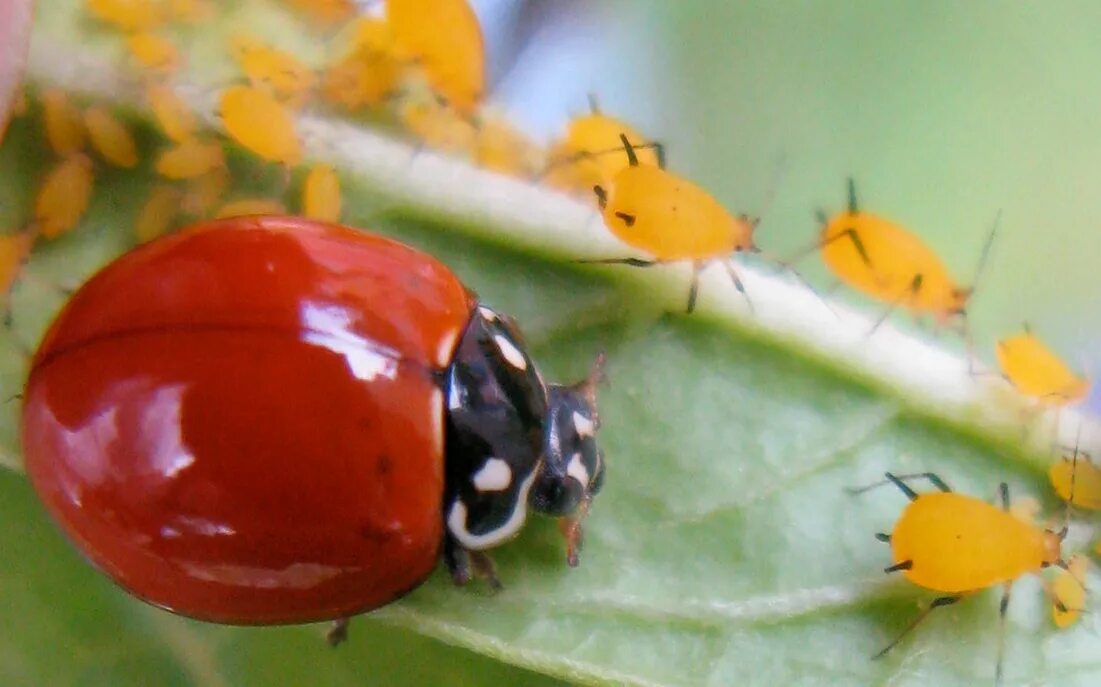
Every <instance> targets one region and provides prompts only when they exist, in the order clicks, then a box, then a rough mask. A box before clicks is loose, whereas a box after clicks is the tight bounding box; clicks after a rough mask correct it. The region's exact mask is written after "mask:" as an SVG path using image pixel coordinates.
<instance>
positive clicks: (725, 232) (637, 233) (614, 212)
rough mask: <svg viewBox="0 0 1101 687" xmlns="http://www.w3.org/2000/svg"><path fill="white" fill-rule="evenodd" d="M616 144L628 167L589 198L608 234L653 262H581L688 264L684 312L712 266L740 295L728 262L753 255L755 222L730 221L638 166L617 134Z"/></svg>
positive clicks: (670, 178)
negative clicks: (689, 275) (596, 205)
mask: <svg viewBox="0 0 1101 687" xmlns="http://www.w3.org/2000/svg"><path fill="white" fill-rule="evenodd" d="M619 138H620V143H621V144H622V145H623V150H624V151H625V152H626V154H627V159H628V162H629V164H628V166H627V167H624V168H623V169H621V170H620V171H619V172H618V173H617V174H616V175H615V177H614V179H613V180H612V184H611V186H609V187H608V188H605V187H603V186H595V187H594V188H593V192H594V193H595V194H596V198H597V202H598V203H599V204H600V209H601V214H602V215H603V218H604V224H605V225H606V226H607V227H608V229H609V230H610V231H611V232H612V233H613V234H615V235H616V236H617V237H618V238H619V239H620V240H621V241H623V242H624V243H626V244H627V245H629V246H631V247H633V248H637V249H639V250H641V251H644V252H646V253H648V254H650V255H651V256H653V258H652V259H649V260H647V259H640V258H604V259H599V260H582V261H581V262H585V263H591V264H618V265H629V266H631V267H652V266H654V265H661V264H668V263H675V262H690V263H691V264H692V282H691V286H690V287H689V290H688V312H692V311H693V310H695V307H696V293H697V291H698V289H699V279H700V272H701V271H703V270H704V269H705V268H706V267H708V266H709V265H711V264H712V263H719V264H721V265H722V266H723V268H724V269H725V270H726V272H727V274H728V275H729V277H730V280H731V281H732V282H733V283H734V286H735V287H736V288H737V289H738V291H741V292H742V293H743V294H745V286H744V285H743V284H742V280H741V279H740V278H739V277H738V273H737V271H736V270H735V268H734V264H733V256H734V255H735V254H736V253H741V252H757V247H756V246H755V245H754V243H753V230H754V229H755V228H756V227H757V222H758V221H757V220H756V219H750V218H749V217H747V216H745V215H742V216H739V217H735V216H734V215H731V214H730V213H729V212H727V210H726V208H724V207H723V206H722V205H720V204H719V202H718V201H717V200H715V199H714V198H713V197H712V196H711V195H710V194H709V193H707V191H704V190H703V189H702V188H700V187H699V186H696V185H695V184H693V183H692V182H690V181H688V180H687V179H684V178H682V177H679V176H677V175H675V174H672V173H670V172H667V171H666V170H664V169H661V168H659V167H654V166H650V165H642V164H640V163H639V159H638V155H637V154H636V152H635V146H634V145H633V144H632V143H631V141H630V140H628V138H627V136H625V135H623V134H620V137H619ZM747 302H749V301H748V297H747Z"/></svg>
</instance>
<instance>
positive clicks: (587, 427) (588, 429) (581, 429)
mask: <svg viewBox="0 0 1101 687" xmlns="http://www.w3.org/2000/svg"><path fill="white" fill-rule="evenodd" d="M573 426H574V427H576V428H577V435H578V436H582V437H591V436H592V435H593V429H595V428H594V427H593V421H592V420H590V419H589V418H587V417H585V416H584V415H582V414H581V413H579V412H577V411H576V410H575V411H573Z"/></svg>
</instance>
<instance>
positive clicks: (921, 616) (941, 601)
mask: <svg viewBox="0 0 1101 687" xmlns="http://www.w3.org/2000/svg"><path fill="white" fill-rule="evenodd" d="M961 598H963V597H962V596H941V597H938V598H936V599H933V602H932V603H931V604H929V607H928V608H926V609H925V610H924V611H922V612H921V613H918V615H917V617H916V618H914V619H913V620H912V621H910V624H909V625H907V626H906V629H904V630H903V631H902V634H900V635H899V636H898V637H896V638H895V640H894V641H893V642H891V643H890V644H888V645H887V646H885V647H883V650H882V651H880V652H879V653H878V654H876V655H875V656H872V660H873V661H874V660H876V659H877V658H883V657H884V656H886V655H887V652H888V651H890V650H891V649H893V648H895V647H896V646H898V643H899V642H901V641H902V640H903V639H905V637H906V635H908V634H910V632H912V631H913V629H914V628H915V627H917V626H918V625H919V624H920V623H921V621H922V620H925V618H927V617H928V616H929V614H930V613H932V612H933V609H934V608H940V607H941V606H951V605H952V604H954V603H956V602H957V601H959V600H960V599H961Z"/></svg>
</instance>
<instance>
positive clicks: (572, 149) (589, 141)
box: [542, 97, 665, 197]
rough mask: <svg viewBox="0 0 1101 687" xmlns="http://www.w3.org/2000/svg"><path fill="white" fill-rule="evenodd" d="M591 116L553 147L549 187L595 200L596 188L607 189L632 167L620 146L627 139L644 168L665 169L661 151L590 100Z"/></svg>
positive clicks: (546, 173)
mask: <svg viewBox="0 0 1101 687" xmlns="http://www.w3.org/2000/svg"><path fill="white" fill-rule="evenodd" d="M589 105H590V108H591V110H592V111H591V112H590V113H589V114H587V115H583V116H581V117H575V118H573V119H572V120H570V123H569V125H568V126H567V128H566V135H565V136H563V137H562V139H561V140H559V141H557V142H556V143H554V144H553V145H552V146H551V149H550V154H549V155H548V158H547V165H546V167H545V168H544V171H543V174H542V179H543V180H544V181H546V182H547V183H548V184H549V185H551V186H553V187H555V188H558V189H561V190H563V191H569V192H571V193H578V194H582V193H583V194H585V195H586V197H591V196H590V195H589V194H591V193H592V189H593V187H594V186H603V187H605V188H607V187H608V186H610V185H611V183H612V181H613V179H615V175H616V174H617V173H619V171H620V170H621V169H623V168H624V167H627V166H628V165H629V164H630V159H629V158H628V157H627V151H626V150H624V148H623V145H622V144H621V143H620V138H619V137H620V135H623V136H626V137H627V140H629V141H631V145H633V146H634V149H635V155H636V156H637V157H638V163H639V164H640V165H646V166H650V167H664V166H665V165H664V164H663V162H662V160H661V159H659V157H658V151H659V150H660V148H659V147H657V146H654V145H652V143H651V142H650V141H649V140H648V139H646V138H645V137H643V136H642V135H641V134H640V133H638V131H636V130H635V129H633V128H632V127H630V126H628V125H627V124H626V123H624V122H622V121H620V120H618V119H615V118H614V117H609V116H608V115H606V114H603V113H602V112H600V109H599V108H598V107H597V104H596V100H595V99H593V98H591V97H590V100H589Z"/></svg>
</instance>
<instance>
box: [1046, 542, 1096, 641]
mask: <svg viewBox="0 0 1101 687" xmlns="http://www.w3.org/2000/svg"><path fill="white" fill-rule="evenodd" d="M1089 564H1090V561H1089V558H1087V557H1086V556H1084V555H1083V554H1080V553H1076V554H1074V555H1073V556H1071V557H1070V558H1068V559H1067V569H1066V570H1060V571H1058V572H1057V573H1056V574H1055V579H1054V580H1052V583H1051V619H1052V620H1053V621H1054V622H1055V626H1056V627H1059V628H1067V627H1070V626H1071V625H1073V624H1074V623H1076V622H1078V616H1079V614H1081V612H1082V611H1083V610H1084V609H1085V607H1086V574H1087V572H1088V571H1089Z"/></svg>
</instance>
